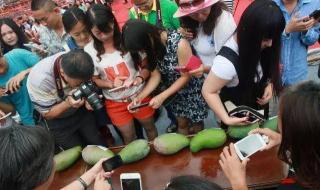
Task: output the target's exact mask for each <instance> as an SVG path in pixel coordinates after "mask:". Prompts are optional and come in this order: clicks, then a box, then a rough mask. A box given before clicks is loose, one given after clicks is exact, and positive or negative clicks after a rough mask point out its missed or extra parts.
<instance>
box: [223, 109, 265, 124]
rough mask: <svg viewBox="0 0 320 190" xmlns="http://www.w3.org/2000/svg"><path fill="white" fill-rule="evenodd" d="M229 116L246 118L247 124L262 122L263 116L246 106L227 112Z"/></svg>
mask: <svg viewBox="0 0 320 190" xmlns="http://www.w3.org/2000/svg"><path fill="white" fill-rule="evenodd" d="M229 115H230V116H233V117H238V118H241V117H248V122H249V123H256V122H258V121H264V120H265V119H264V116H263V115H262V114H261V113H259V112H258V111H257V110H255V109H252V108H250V107H248V106H239V107H237V108H235V109H233V110H232V111H230V112H229Z"/></svg>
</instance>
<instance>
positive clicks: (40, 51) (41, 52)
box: [31, 48, 49, 57]
mask: <svg viewBox="0 0 320 190" xmlns="http://www.w3.org/2000/svg"><path fill="white" fill-rule="evenodd" d="M31 51H32V52H34V53H36V54H38V55H39V56H40V57H47V55H48V53H49V52H48V51H47V50H45V49H38V48H32V49H31Z"/></svg>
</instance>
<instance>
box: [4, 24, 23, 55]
mask: <svg viewBox="0 0 320 190" xmlns="http://www.w3.org/2000/svg"><path fill="white" fill-rule="evenodd" d="M4 24H5V25H8V26H9V27H10V28H11V29H12V30H13V32H14V33H16V35H17V38H18V41H17V44H16V46H10V45H8V44H6V43H5V42H4V41H3V38H2V35H1V37H0V41H1V46H2V51H3V54H5V53H7V52H9V51H11V50H12V49H14V48H22V49H27V50H29V49H28V48H26V47H25V46H24V45H23V44H25V43H28V39H27V37H26V36H25V35H24V33H23V31H22V30H21V28H19V26H18V25H17V24H16V23H15V22H14V21H13V20H12V19H11V18H2V19H0V34H1V28H2V25H4Z"/></svg>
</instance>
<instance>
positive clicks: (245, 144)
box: [234, 134, 268, 160]
mask: <svg viewBox="0 0 320 190" xmlns="http://www.w3.org/2000/svg"><path fill="white" fill-rule="evenodd" d="M267 143H268V137H267V136H261V135H260V134H251V135H248V136H246V137H245V138H243V139H241V140H240V141H238V142H236V143H235V144H234V148H235V150H236V153H237V155H238V157H239V158H240V160H244V159H246V158H248V157H249V156H251V155H253V154H254V153H256V152H258V151H259V150H262V149H263V148H265V147H266V146H267Z"/></svg>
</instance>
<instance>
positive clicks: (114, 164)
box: [102, 155, 123, 172]
mask: <svg viewBox="0 0 320 190" xmlns="http://www.w3.org/2000/svg"><path fill="white" fill-rule="evenodd" d="M122 164H123V162H122V159H121V157H120V156H119V155H116V156H114V157H112V158H109V159H108V160H105V161H104V162H102V167H103V170H104V171H105V172H111V171H112V170H114V169H116V168H118V167H120V166H122Z"/></svg>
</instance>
